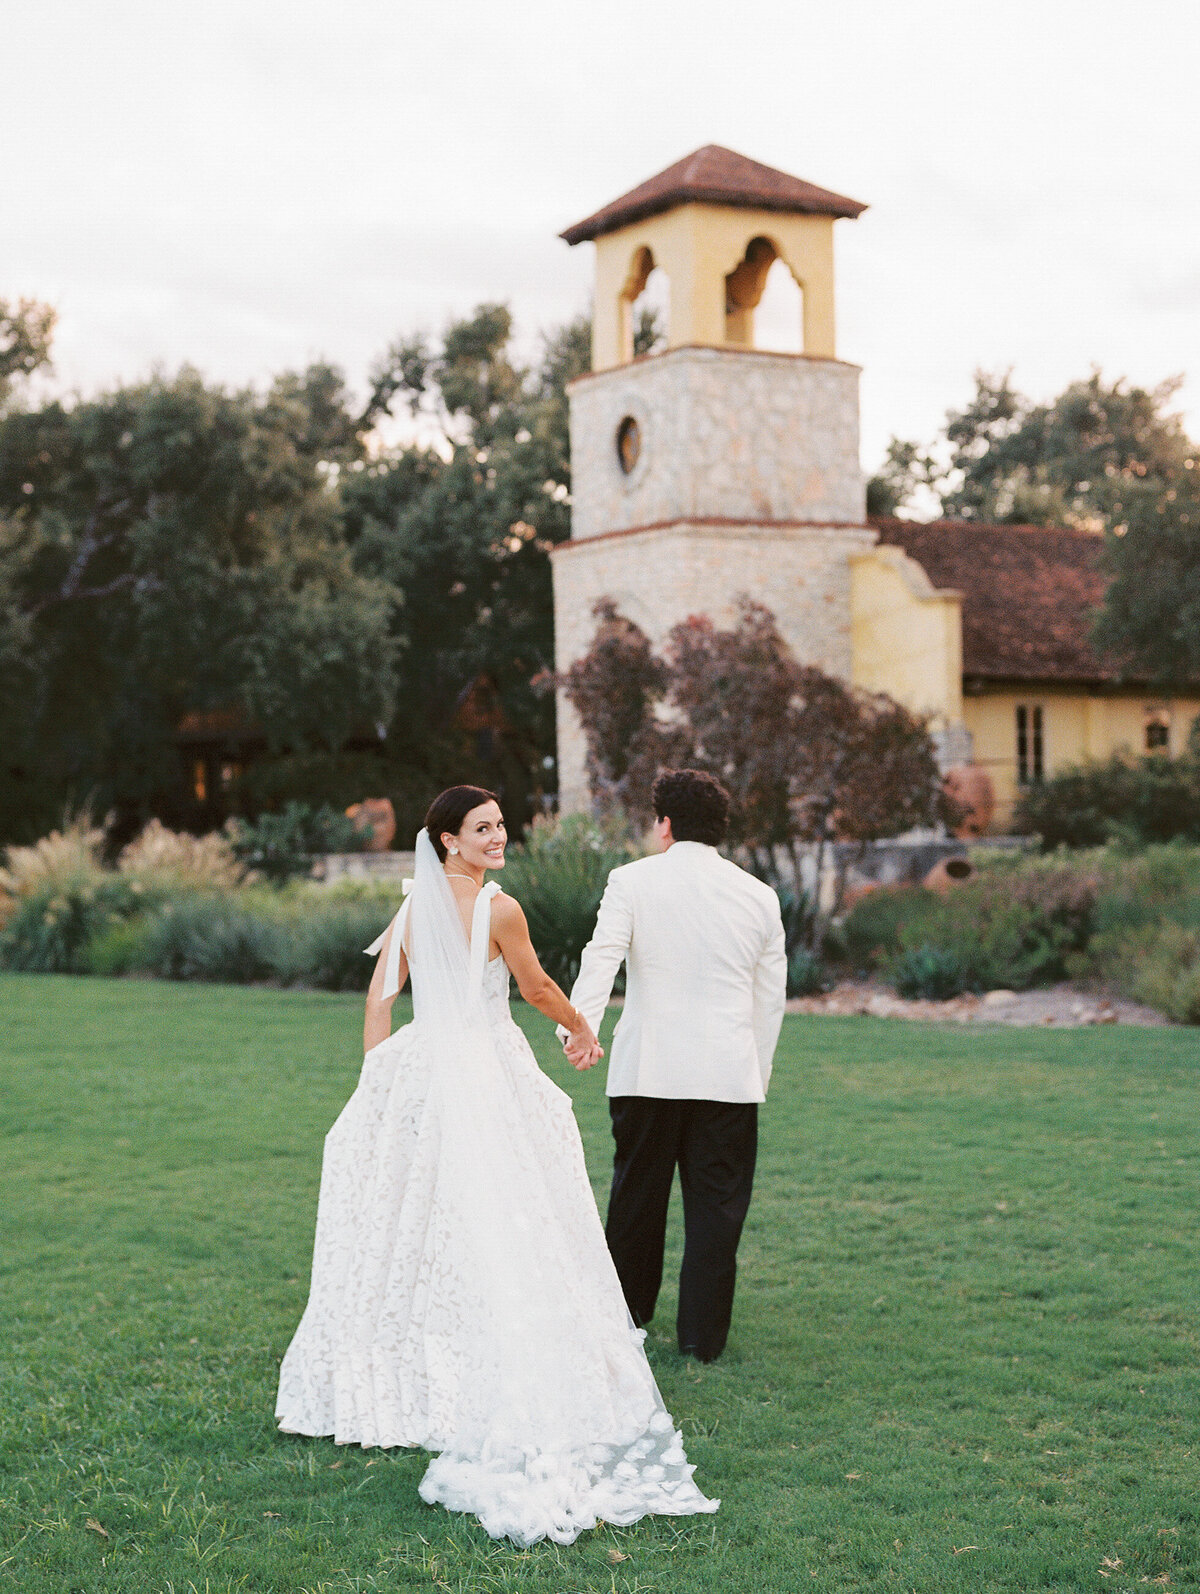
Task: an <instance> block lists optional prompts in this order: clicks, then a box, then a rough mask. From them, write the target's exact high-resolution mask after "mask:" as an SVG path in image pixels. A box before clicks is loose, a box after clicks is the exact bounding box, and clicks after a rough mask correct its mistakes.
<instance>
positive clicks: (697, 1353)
mask: <svg viewBox="0 0 1200 1594" xmlns="http://www.w3.org/2000/svg"><path fill="white" fill-rule="evenodd" d="M679 1350H680V1354H681V1355H683V1356H690V1357H691V1358H692V1360H693V1361H696V1362H706V1363H707V1362H715V1361H716V1359H717V1357H718V1356H719V1355H720V1354H721V1353H720V1351H714V1352H713V1354H712V1355H711V1356H706V1355H705V1354H704V1352H703V1351H702V1350H697V1349H696V1347H695V1345H681V1346H680V1347H679Z"/></svg>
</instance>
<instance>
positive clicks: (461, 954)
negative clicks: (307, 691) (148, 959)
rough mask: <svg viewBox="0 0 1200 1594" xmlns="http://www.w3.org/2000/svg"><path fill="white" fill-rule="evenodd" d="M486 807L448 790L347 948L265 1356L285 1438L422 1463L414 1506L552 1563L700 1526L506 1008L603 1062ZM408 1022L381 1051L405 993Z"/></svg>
mask: <svg viewBox="0 0 1200 1594" xmlns="http://www.w3.org/2000/svg"><path fill="white" fill-rule="evenodd" d="M506 839H507V838H506V833H505V829H504V819H503V817H502V815H501V812H500V806H499V804H498V802H497V801H496V799H495V797H494V795H493V794H492V793H491V792H488V791H484V790H482V789H481V788H480V787H478V786H453V787H451V788H450V790H449V791H445V792H443V793H442V794H441V796H440V797H438V798H436V799H435V801H434V803H433V805H432V806H431V808H430V810H429V813H428V814H427V815H426V820H425V829H424V830H422V832H421V834H420V836H419V837H418V838H417V862H416V870H415V878H414V881H413V886H412V891H411V893H410V895H409V896H408V897H407V898H406V899H405V902H404V906H403V907H402V908H401V909H400V912H399V913H398V914H397V915H396V918H395V919H394V920H393V921H392V924H391V925H390V927H389V928H388V930H387V931H385V933H384V934H383V935H382V936H381V937H380V939H379V940H378V941H377V942H375V943H374V945H373V946H371V947H368V949H367V950H368V951H369V952H378V953H379V961H378V963H377V965H376V968H375V973H374V977H373V978H372V980H371V987H370V991H369V992H368V995H367V1014H366V1024H365V1030H364V1042H365V1047H366V1057H365V1058H364V1061H363V1068H362V1074H361V1076H360V1078H359V1082H358V1087H357V1089H356V1090H355V1092H354V1094H353V1096H351V1098H350V1100H349V1101H348V1102H347V1104H346V1106H345V1107H344V1109H343V1110H342V1113H341V1116H340V1117H339V1118H338V1120H337V1122H336V1123H335V1124H334V1126H333V1128H332V1129H331V1130H330V1131H329V1134H328V1135H327V1136H326V1139H325V1158H324V1164H323V1167H322V1172H321V1195H320V1204H319V1207H318V1212H317V1234H316V1243H315V1247H314V1253H313V1269H312V1286H311V1290H310V1293H309V1298H308V1305H307V1307H306V1309H305V1312H304V1316H303V1317H302V1319H301V1321H300V1326H299V1328H298V1329H297V1330H296V1335H295V1338H294V1339H293V1340H292V1343H291V1345H290V1346H289V1347H288V1350H287V1353H286V1355H285V1356H284V1358H283V1364H282V1366H281V1368H280V1374H279V1399H278V1402H277V1404H276V1408H275V1415H276V1417H277V1418H278V1421H279V1425H280V1427H281V1428H282V1429H283V1430H284V1431H285V1432H287V1433H300V1434H311V1435H332V1436H333V1438H334V1439H335V1440H336V1441H337V1442H338V1443H339V1444H359V1445H385V1446H388V1445H420V1446H422V1447H423V1448H424V1449H426V1450H430V1451H433V1452H434V1456H433V1459H432V1460H431V1462H430V1464H429V1468H428V1470H427V1471H426V1473H425V1476H424V1478H423V1479H422V1480H421V1485H420V1493H421V1498H422V1499H424V1500H426V1501H428V1502H429V1503H430V1504H435V1503H441V1504H442V1505H444V1506H446V1507H447V1508H448V1509H449V1510H451V1511H466V1512H472V1513H474V1515H475V1516H477V1517H478V1518H479V1521H480V1522H481V1523H482V1525H483V1527H484V1529H485V1530H486V1531H487V1532H488V1533H489V1534H490V1535H491V1536H492V1538H497V1539H498V1538H504V1537H507V1538H510V1539H512V1540H514V1541H515V1542H516V1543H517V1544H520V1545H528V1544H533V1543H534V1542H536V1541H537V1540H538V1539H542V1538H551V1539H555V1540H557V1542H558V1543H560V1544H570V1543H571V1542H572V1541H573V1540H574V1539H575V1538H576V1537H577V1536H578V1535H579V1534H580V1533H581V1532H583V1531H584V1529H586V1528H591V1527H594V1526H595V1525H596V1523H597V1522H598V1521H601V1520H603V1521H606V1522H612V1523H617V1524H622V1525H624V1524H628V1523H630V1522H635V1521H637V1519H638V1518H639V1517H642V1516H645V1515H648V1514H658V1515H666V1516H688V1515H691V1514H693V1513H695V1512H704V1511H715V1510H716V1509H717V1506H718V1504H719V1502H718V1501H716V1500H708V1499H706V1498H705V1496H704V1495H703V1494H701V1492H700V1490H699V1489H698V1488H697V1487H696V1485H695V1483H694V1482H693V1481H692V1471H693V1469H692V1467H691V1466H689V1465H688V1461H687V1457H686V1456H685V1455H684V1451H683V1443H682V1440H681V1437H680V1435H679V1433H678V1432H677V1431H676V1429H675V1426H674V1423H673V1421H672V1419H671V1416H670V1415H669V1413H668V1412H667V1411H666V1409H665V1407H664V1406H663V1403H662V1397H661V1396H660V1394H659V1392H658V1387H657V1385H656V1384H655V1382H654V1377H653V1374H652V1373H651V1371H650V1366H649V1363H648V1362H647V1360H646V1356H645V1352H644V1351H643V1349H642V1340H643V1339H644V1337H645V1336H644V1334H643V1333H642V1332H641V1331H640V1330H638V1329H635V1328H634V1326H633V1323H632V1321H631V1319H630V1317H629V1313H628V1310H627V1308H626V1305H625V1300H624V1296H623V1295H622V1292H621V1286H620V1284H619V1282H618V1280H617V1275H616V1272H615V1270H614V1268H613V1265H612V1262H611V1261H610V1259H609V1255H608V1250H607V1247H606V1245H605V1242H604V1234H603V1231H602V1229H601V1227H600V1218H599V1214H598V1213H597V1211H596V1204H595V1201H594V1198H593V1196H592V1191H591V1187H590V1185H589V1184H588V1178H587V1170H586V1168H585V1166H584V1160H583V1148H582V1145H581V1143H580V1139H579V1131H578V1128H577V1127H576V1124H575V1117H574V1113H573V1111H572V1107H571V1100H570V1097H569V1096H567V1095H566V1094H565V1092H563V1091H561V1090H560V1089H559V1088H558V1086H557V1085H555V1084H554V1083H553V1082H552V1081H551V1080H550V1079H548V1078H547V1076H546V1075H545V1074H543V1073H542V1072H541V1070H540V1069H539V1068H538V1066H537V1063H536V1061H535V1060H534V1056H533V1052H532V1051H531V1050H530V1047H529V1043H528V1042H527V1041H526V1039H525V1037H524V1035H523V1033H522V1032H521V1030H520V1029H519V1028H518V1026H517V1024H516V1023H515V1022H514V1020H513V1018H512V1016H511V1014H510V1013H509V1007H508V985H509V974H510V972H511V973H512V974H513V975H515V976H516V980H517V984H518V986H519V988H520V991H521V994H522V996H524V997H525V999H526V1000H527V1001H529V1002H531V1003H532V1004H533V1005H534V1006H535V1007H537V1008H539V1009H540V1011H541V1012H543V1013H544V1014H545V1015H546V1017H547V1018H548V1019H550V1021H551V1022H552V1023H555V1024H562V1025H564V1026H565V1027H566V1028H567V1029H568V1030H569V1031H571V1035H572V1040H573V1042H574V1043H575V1048H578V1049H579V1050H580V1051H581V1052H582V1053H583V1054H584V1060H583V1062H582V1063H581V1065H580V1066H588V1064H589V1062H594V1061H595V1060H596V1059H597V1058H598V1057H599V1056H600V1055H601V1052H600V1047H599V1045H598V1044H597V1042H596V1038H595V1036H594V1035H593V1034H592V1032H591V1030H590V1029H589V1028H588V1026H587V1024H586V1022H585V1021H584V1019H583V1018H582V1016H581V1015H580V1014H579V1013H578V1012H576V1010H575V1009H574V1008H573V1007H572V1006H571V1004H570V1002H569V1001H568V1000H567V998H566V997H565V996H564V995H563V993H562V991H560V990H559V988H558V986H557V985H555V983H554V981H553V980H551V979H550V978H549V976H548V975H547V974H546V973H545V972H544V971H543V969H542V967H541V965H540V964H539V963H538V960H537V956H536V954H535V952H534V950H533V947H532V945H531V944H530V940H529V931H528V928H527V926H526V922H525V915H524V914H523V913H522V911H521V908H520V906H519V905H518V903H516V902H515V901H514V900H513V899H512V898H511V897H507V896H505V895H504V894H503V893H502V892H501V890H500V888H499V886H498V885H497V884H496V883H495V882H488V883H487V884H485V883H484V875H485V872H486V871H487V870H488V869H500V868H503V866H504V848H505V843H506ZM410 972H411V975H412V982H413V1022H412V1023H411V1024H409V1025H407V1026H406V1027H405V1028H403V1029H401V1030H399V1031H398V1032H397V1033H396V1034H394V1035H392V1034H390V1033H389V1030H390V1025H391V1004H392V1001H393V999H394V997H395V996H396V994H397V992H398V991H399V990H400V988H401V986H402V985H403V984H404V981H405V979H406V978H407V977H408V975H409V973H410Z"/></svg>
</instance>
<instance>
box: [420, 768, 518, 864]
mask: <svg viewBox="0 0 1200 1594" xmlns="http://www.w3.org/2000/svg"><path fill="white" fill-rule="evenodd" d="M499 801H500V799H499V797H497V796H496V793H495V792H494V791H488V790H487V789H486V788H485V787H483V786H448V787H447V788H446V790H445V791H444V792H440V793H439V794H438V795H437V796H436V797H435V798H434V799H433V801H432V802H431V803H430V805H429V812H428V813H427V814H426V815H425V829H426V830H427V831H428V832H429V839H430V841H432V842H433V850H434V852H436V853H437V855H438V857H439V859H440V860H441V861H442V863H445V861H446V849H445V847H444V846H443V845H442V836H443V834H444V833H446V832H448V833H449V834H450V835H452V836H457V835H458V833H459V831H460V830H461V829H462V827H463V820H464V819H465V818H466V817H467V815H468V814H469V813H470V812H471V809H472V808H482V807H483V805H484V803H498V802H499Z"/></svg>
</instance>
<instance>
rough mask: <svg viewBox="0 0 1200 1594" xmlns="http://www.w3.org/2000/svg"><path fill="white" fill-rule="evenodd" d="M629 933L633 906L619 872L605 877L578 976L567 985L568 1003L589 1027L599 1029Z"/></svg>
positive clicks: (631, 931)
mask: <svg viewBox="0 0 1200 1594" xmlns="http://www.w3.org/2000/svg"><path fill="white" fill-rule="evenodd" d="M632 936H633V907H632V905H631V903H630V901H629V893H628V888H627V887H626V885H625V882H624V881H623V880H622V879H621V875H620V871H619V870H614V871H613V873H612V874H610V875H609V877H608V884H607V885H606V886H605V888H604V896H603V897H602V898H601V901H600V911H599V912H598V913H597V914H596V928H595V929H594V930H593V931H592V939H591V940H590V941H589V942H588V944H587V946H585V947H584V949H583V957H582V959H581V961H580V964H579V977H578V978H577V979H576V981H575V984H574V985H573V986H572V987H571V1003H572V1006H574V1007H577V1008H578V1009H579V1011H580V1012H581V1013H582V1014H583V1016H584V1018H586V1019H587V1021H588V1023H589V1024H590V1025H591V1026H592V1030H593V1032H594V1033H595V1034H599V1032H600V1021H601V1019H603V1017H604V1009H605V1008H606V1007H607V1006H608V999H609V997H610V996H611V995H612V988H613V981H614V980H615V979H616V977H617V970H618V969H619V968H620V967H621V962H622V960H623V958H624V956H625V954H626V952H628V950H629V942H630V940H631V939H632Z"/></svg>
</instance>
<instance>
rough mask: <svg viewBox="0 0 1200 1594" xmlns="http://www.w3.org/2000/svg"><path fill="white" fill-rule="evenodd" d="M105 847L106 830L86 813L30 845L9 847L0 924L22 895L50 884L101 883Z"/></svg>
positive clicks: (0, 873)
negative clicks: (102, 852)
mask: <svg viewBox="0 0 1200 1594" xmlns="http://www.w3.org/2000/svg"><path fill="white" fill-rule="evenodd" d="M103 847H104V831H103V830H102V829H100V828H99V827H97V826H96V825H94V824H93V823H92V821H91V818H90V817H89V816H88V815H87V814H86V813H85V814H77V815H76V816H75V818H74V819H66V820H64V821H63V828H62V829H61V830H52V831H51V832H50V834H49V835H48V836H43V837H42V839H41V840H40V841H36V842H34V844H33V845H32V846H31V847H10V848H9V849H8V853H7V856H6V858H5V867H4V868H3V869H0V924H4V923H6V922H7V921H8V920H9V919H11V918H12V916H13V914H14V913H16V911H17V908H18V906H19V904H20V902H21V899H22V898H24V897H28V896H32V895H33V894H35V893H37V894H39V895H40V894H41V893H42V892H43V891H44V890H45V889H46V888H47V887H59V886H61V887H63V888H69V889H71V890H74V889H77V888H80V887H82V886H84V885H86V884H88V883H90V884H92V885H93V886H98V885H99V884H100V883H101V881H102V880H103V877H104V869H103V865H102V863H101V858H100V854H101V851H102V849H103Z"/></svg>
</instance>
